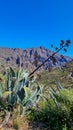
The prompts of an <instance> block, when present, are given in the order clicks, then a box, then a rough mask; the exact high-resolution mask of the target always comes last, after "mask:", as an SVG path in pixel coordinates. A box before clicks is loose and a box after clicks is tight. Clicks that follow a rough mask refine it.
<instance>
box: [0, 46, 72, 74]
mask: <svg viewBox="0 0 73 130" xmlns="http://www.w3.org/2000/svg"><path fill="white" fill-rule="evenodd" d="M52 53H53V51H51V50H48V49H46V48H44V47H38V48H28V49H25V50H22V49H19V48H15V49H13V48H0V67H1V66H2V65H4V66H12V67H13V68H16V67H17V59H18V57H20V59H21V63H22V65H23V67H24V68H25V69H27V70H29V71H30V72H31V71H32V70H33V69H35V68H36V67H37V66H38V65H40V64H41V63H43V61H45V59H46V58H48V57H49V56H50V55H51V54H52ZM55 57H56V59H57V63H56V64H53V62H52V59H50V60H49V61H48V62H47V63H46V64H45V65H44V66H43V67H42V68H40V69H41V70H42V69H44V70H46V69H47V68H49V67H57V66H61V65H63V64H65V63H67V62H69V61H71V58H70V57H64V59H61V57H60V55H59V54H56V56H55Z"/></svg>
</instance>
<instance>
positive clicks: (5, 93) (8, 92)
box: [3, 91, 12, 98]
mask: <svg viewBox="0 0 73 130" xmlns="http://www.w3.org/2000/svg"><path fill="white" fill-rule="evenodd" d="M11 93H12V91H6V92H4V93H3V97H4V98H6V97H8V96H9V95H10V94H11Z"/></svg>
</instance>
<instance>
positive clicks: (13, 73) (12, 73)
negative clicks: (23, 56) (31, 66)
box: [10, 67, 15, 77]
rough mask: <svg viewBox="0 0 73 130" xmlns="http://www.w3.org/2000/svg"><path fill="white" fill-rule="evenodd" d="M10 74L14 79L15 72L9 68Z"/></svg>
mask: <svg viewBox="0 0 73 130" xmlns="http://www.w3.org/2000/svg"><path fill="white" fill-rule="evenodd" d="M10 73H11V75H12V77H15V72H14V70H13V69H12V68H11V67H10Z"/></svg>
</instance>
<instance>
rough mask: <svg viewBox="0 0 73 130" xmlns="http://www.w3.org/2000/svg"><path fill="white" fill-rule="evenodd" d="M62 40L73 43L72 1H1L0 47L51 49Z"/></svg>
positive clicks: (69, 51)
mask: <svg viewBox="0 0 73 130" xmlns="http://www.w3.org/2000/svg"><path fill="white" fill-rule="evenodd" d="M61 39H64V40H66V39H70V40H71V41H73V0H0V47H13V48H23V49H24V48H29V47H36V46H44V47H47V48H50V44H51V43H54V44H55V45H57V46H58V44H59V41H60V40H61ZM72 48H73V43H71V47H70V48H69V50H68V53H67V54H66V55H69V56H72V57H73V49H72Z"/></svg>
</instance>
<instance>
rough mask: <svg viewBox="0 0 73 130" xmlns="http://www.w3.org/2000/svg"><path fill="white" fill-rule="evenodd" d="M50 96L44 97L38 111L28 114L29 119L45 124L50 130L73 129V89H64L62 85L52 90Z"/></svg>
mask: <svg viewBox="0 0 73 130" xmlns="http://www.w3.org/2000/svg"><path fill="white" fill-rule="evenodd" d="M49 91H50V93H49V96H46V97H45V96H43V97H44V100H43V99H42V101H41V102H40V103H39V106H38V109H37V110H32V111H31V112H30V113H28V115H27V117H28V119H31V120H32V121H35V120H37V121H38V122H43V123H44V122H45V124H46V125H47V126H48V129H50V130H72V129H73V89H70V90H68V89H64V88H63V87H62V86H61V85H60V83H58V84H57V89H56V90H54V89H50V90H49Z"/></svg>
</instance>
